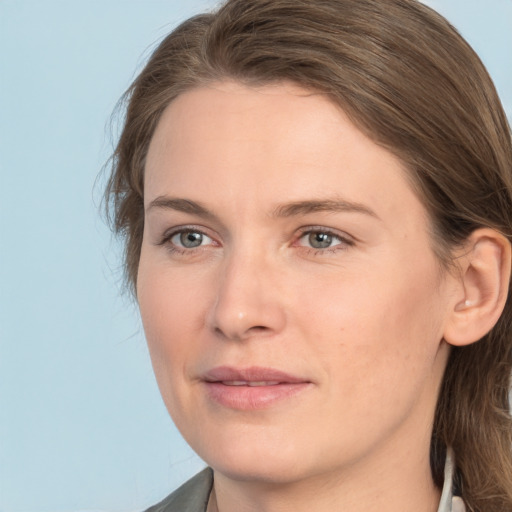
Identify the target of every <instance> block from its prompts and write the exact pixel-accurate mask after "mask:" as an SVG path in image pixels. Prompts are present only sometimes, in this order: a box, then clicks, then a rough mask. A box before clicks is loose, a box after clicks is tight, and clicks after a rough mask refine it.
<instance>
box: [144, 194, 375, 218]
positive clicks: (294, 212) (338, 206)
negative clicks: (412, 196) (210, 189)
mask: <svg viewBox="0 0 512 512" xmlns="http://www.w3.org/2000/svg"><path fill="white" fill-rule="evenodd" d="M154 208H159V209H164V210H175V211H179V212H183V213H188V214H191V215H197V216H199V217H203V218H207V219H216V215H215V214H214V213H213V212H211V211H210V210H208V208H206V207H205V206H203V205H202V204H201V203H198V202H196V201H192V200H190V199H183V198H176V197H168V196H159V197H157V198H156V199H154V200H153V201H151V202H150V203H149V205H148V207H147V209H146V211H150V210H152V209H154ZM317 212H325V213H360V214H364V215H368V216H370V217H374V218H376V219H379V216H378V215H377V214H376V213H375V212H374V211H373V210H372V209H371V208H369V207H368V206H366V205H364V204H362V203H357V202H352V201H346V200H343V199H313V200H305V201H295V202H291V203H285V204H280V205H278V206H276V207H275V208H274V209H273V210H272V212H271V217H275V218H283V217H295V216H299V215H307V214H310V213H317Z"/></svg>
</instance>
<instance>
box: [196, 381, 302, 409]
mask: <svg viewBox="0 0 512 512" xmlns="http://www.w3.org/2000/svg"><path fill="white" fill-rule="evenodd" d="M205 385H206V390H207V393H208V396H209V398H210V399H211V400H213V401H214V402H216V403H218V404H220V405H222V406H224V407H228V408H230V409H238V410H244V411H251V410H257V409H266V408H268V407H271V406H272V405H274V404H275V403H277V402H281V401H283V400H287V399H290V398H292V397H294V396H295V395H297V394H299V393H301V392H302V391H305V390H306V389H307V388H309V386H310V385H311V384H310V383H309V382H294V383H282V384H276V385H275V386H227V385H225V384H222V383H221V382H205Z"/></svg>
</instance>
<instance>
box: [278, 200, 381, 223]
mask: <svg viewBox="0 0 512 512" xmlns="http://www.w3.org/2000/svg"><path fill="white" fill-rule="evenodd" d="M316 212H326V213H345V212H348V213H362V214H364V215H369V216H370V217H375V218H376V219H378V218H379V216H378V215H377V214H376V213H375V212H374V211H373V210H372V209H371V208H369V207H368V206H366V205H364V204H362V203H356V202H352V201H346V200H344V199H319V200H307V201H296V202H292V203H286V204H282V205H279V206H277V207H276V208H275V209H274V211H273V212H272V216H273V217H293V216H296V215H307V214H308V213H316Z"/></svg>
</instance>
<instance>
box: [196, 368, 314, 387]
mask: <svg viewBox="0 0 512 512" xmlns="http://www.w3.org/2000/svg"><path fill="white" fill-rule="evenodd" d="M203 379H204V380H205V381H206V382H234V381H237V382H278V383H283V384H284V383H286V384H294V383H299V382H309V380H308V379H304V378H303V377H297V376H295V375H290V374H289V373H286V372H283V371H281V370H276V369H275V368H265V367H261V366H251V367H247V368H234V367H231V366H217V367H215V368H212V369H211V370H208V371H207V372H206V373H204V375H203Z"/></svg>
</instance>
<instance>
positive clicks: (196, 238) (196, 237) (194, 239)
mask: <svg viewBox="0 0 512 512" xmlns="http://www.w3.org/2000/svg"><path fill="white" fill-rule="evenodd" d="M202 241H203V235H202V234H201V233H194V232H193V231H189V232H188V233H182V234H181V236H180V242H181V243H182V245H183V247H188V248H191V247H198V246H200V245H201V242H202Z"/></svg>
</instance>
